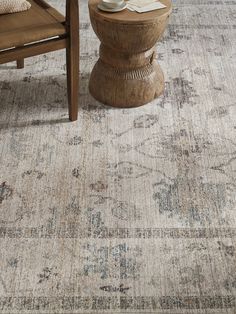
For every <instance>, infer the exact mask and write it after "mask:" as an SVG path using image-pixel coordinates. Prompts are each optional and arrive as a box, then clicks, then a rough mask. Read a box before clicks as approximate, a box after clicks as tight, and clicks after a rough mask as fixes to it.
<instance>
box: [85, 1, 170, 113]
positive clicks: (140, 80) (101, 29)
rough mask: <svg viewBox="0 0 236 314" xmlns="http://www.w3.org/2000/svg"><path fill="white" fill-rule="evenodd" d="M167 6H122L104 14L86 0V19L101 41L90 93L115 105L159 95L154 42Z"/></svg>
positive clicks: (163, 23)
mask: <svg viewBox="0 0 236 314" xmlns="http://www.w3.org/2000/svg"><path fill="white" fill-rule="evenodd" d="M162 2H163V3H164V4H165V5H166V6H167V7H166V8H165V9H163V10H156V11H153V12H148V13H144V14H138V13H136V12H130V11H128V10H124V11H123V12H119V13H116V14H108V13H104V12H102V11H100V10H99V9H98V8H97V5H98V3H99V0H90V1H89V12H90V19H91V23H92V26H93V29H94V31H95V33H96V34H97V36H98V38H99V39H100V41H101V47H100V58H99V60H98V62H97V64H96V65H95V67H94V69H93V71H92V74H91V77H90V84H89V89H90V93H91V94H92V95H93V96H94V97H95V98H96V99H97V100H99V101H100V102H102V103H104V104H107V105H111V106H115V107H136V106H141V105H144V104H146V103H148V102H150V101H151V100H153V99H154V98H156V97H158V96H159V95H161V93H162V92H163V89H164V76H163V73H162V70H161V68H160V66H159V65H158V64H157V62H156V60H155V59H156V58H155V48H154V47H155V44H156V43H157V41H158V40H159V39H160V37H161V36H162V34H163V32H164V30H165V28H166V25H167V22H168V18H169V15H170V13H171V9H172V6H171V2H170V0H163V1H162Z"/></svg>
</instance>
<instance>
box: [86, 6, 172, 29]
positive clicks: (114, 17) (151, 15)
mask: <svg viewBox="0 0 236 314" xmlns="http://www.w3.org/2000/svg"><path fill="white" fill-rule="evenodd" d="M100 2H101V0H89V4H88V5H89V9H90V13H93V14H95V15H96V16H97V17H98V18H101V19H103V20H106V21H110V22H114V23H130V24H145V23H152V22H153V21H154V20H157V19H158V18H161V17H163V16H165V15H168V14H170V13H171V10H172V3H171V0H161V1H160V2H161V3H163V4H164V5H166V8H164V9H160V10H155V11H151V12H146V13H137V12H131V11H129V10H128V9H125V10H124V11H121V12H117V13H107V12H104V11H101V10H99V9H98V4H99V3H100Z"/></svg>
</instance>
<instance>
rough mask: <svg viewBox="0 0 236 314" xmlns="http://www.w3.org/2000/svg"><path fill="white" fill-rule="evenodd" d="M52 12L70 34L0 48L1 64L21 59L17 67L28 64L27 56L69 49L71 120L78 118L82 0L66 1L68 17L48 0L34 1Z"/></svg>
mask: <svg viewBox="0 0 236 314" xmlns="http://www.w3.org/2000/svg"><path fill="white" fill-rule="evenodd" d="M34 1H35V2H36V3H37V4H39V5H41V6H42V7H43V8H44V9H45V10H48V11H49V12H50V14H54V15H57V16H59V19H60V21H61V23H62V24H63V25H64V26H65V27H66V34H65V35H63V36H59V37H56V38H52V39H50V38H49V39H45V40H43V41H40V42H36V43H30V44H26V45H25V46H22V47H16V48H11V49H7V50H3V51H0V64H3V63H6V62H11V61H17V68H19V69H20V68H23V67H24V59H25V58H28V57H32V56H36V55H40V54H44V53H47V52H51V51H56V50H59V49H64V48H65V49H66V65H67V90H68V106H69V118H70V120H71V121H75V120H77V117H78V100H79V99H78V98H79V91H78V87H79V4H78V0H66V18H64V19H63V17H62V16H61V15H60V14H58V12H57V11H56V10H55V9H54V8H52V7H51V6H50V5H49V4H48V3H47V2H45V1H44V0H34Z"/></svg>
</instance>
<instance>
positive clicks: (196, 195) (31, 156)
mask: <svg viewBox="0 0 236 314" xmlns="http://www.w3.org/2000/svg"><path fill="white" fill-rule="evenodd" d="M50 3H52V4H53V5H54V6H56V7H57V8H58V9H59V10H61V11H62V12H63V11H64V6H65V1H64V0H54V1H50ZM173 4H174V11H173V15H172V18H171V20H170V24H169V26H168V29H167V30H166V32H165V35H164V37H163V39H162V41H161V42H160V44H159V45H158V47H157V50H158V58H159V62H160V64H161V66H162V68H163V71H164V73H165V81H166V82H165V85H166V88H165V94H164V95H163V96H162V97H161V98H159V99H158V100H155V101H153V102H152V103H150V104H148V105H146V106H143V107H140V108H136V109H114V108H109V107H105V106H103V105H102V104H100V103H98V102H96V101H95V100H94V99H93V98H92V97H91V96H90V95H89V93H88V78H89V74H90V72H91V69H92V67H93V65H94V63H95V61H96V59H97V57H98V48H99V43H98V40H97V39H96V35H95V34H94V33H93V30H92V28H91V25H90V23H89V16H88V10H87V2H86V1H84V0H81V1H80V6H81V23H80V28H81V86H80V109H79V119H78V121H77V122H75V123H70V122H69V121H68V112H67V100H66V76H65V52H64V51H60V52H55V53H51V54H48V55H43V56H39V57H34V58H30V59H28V60H26V66H25V69H23V70H16V69H15V63H9V64H6V65H1V66H0V71H1V72H0V73H1V75H0V128H1V131H0V151H1V153H0V313H1V314H16V313H17V314H18V313H24V314H25V313H30V314H36V313H37V314H46V313H47V314H62V313H63V314H68V313H70V314H72V313H74V314H81V313H91V314H94V313H109V314H110V313H111V314H112V313H114V314H115V313H125V314H127V313H156V314H166V313H171V314H182V313H185V314H191V313H197V314H200V313H201V314H203V313H204V314H205V313H209V314H212V313H214V314H216V313H218V314H223V313H227V314H233V313H236V303H235V296H236V242H235V237H236V229H235V227H236V102H235V99H236V89H235V73H236V71H235V65H236V62H235V57H236V50H235V36H236V32H235V30H236V25H235V17H236V6H235V5H236V1H234V0H224V1H218V0H211V1H209V0H177V1H175V2H174V3H173Z"/></svg>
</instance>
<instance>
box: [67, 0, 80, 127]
mask: <svg viewBox="0 0 236 314" xmlns="http://www.w3.org/2000/svg"><path fill="white" fill-rule="evenodd" d="M67 27H68V33H69V38H68V44H67V48H66V67H67V90H68V103H69V118H70V120H71V121H75V120H77V117H78V102H79V14H78V1H74V0H73V1H68V2H67Z"/></svg>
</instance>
